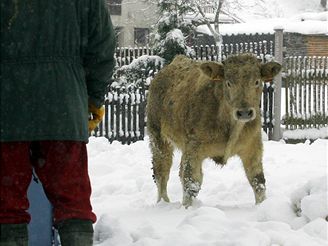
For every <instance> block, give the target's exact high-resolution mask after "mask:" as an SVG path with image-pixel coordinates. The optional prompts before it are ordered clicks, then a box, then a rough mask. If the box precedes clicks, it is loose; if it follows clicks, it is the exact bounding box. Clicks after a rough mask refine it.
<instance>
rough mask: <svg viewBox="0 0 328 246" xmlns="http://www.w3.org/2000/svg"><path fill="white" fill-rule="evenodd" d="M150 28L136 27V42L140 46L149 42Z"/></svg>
mask: <svg viewBox="0 0 328 246" xmlns="http://www.w3.org/2000/svg"><path fill="white" fill-rule="evenodd" d="M148 38H149V29H148V28H134V43H135V44H136V45H139V46H145V45H147V44H148Z"/></svg>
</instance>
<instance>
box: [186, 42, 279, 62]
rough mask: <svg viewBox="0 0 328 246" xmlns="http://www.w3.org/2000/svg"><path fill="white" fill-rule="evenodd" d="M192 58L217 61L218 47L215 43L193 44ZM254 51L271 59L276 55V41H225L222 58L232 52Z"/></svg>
mask: <svg viewBox="0 0 328 246" xmlns="http://www.w3.org/2000/svg"><path fill="white" fill-rule="evenodd" d="M192 50H193V52H192V56H191V57H192V58H193V59H196V60H210V61H217V60H218V59H217V57H218V49H217V47H216V46H215V45H205V46H202V45H200V46H192ZM241 53H253V54H255V55H257V57H258V58H259V59H261V60H262V61H266V60H268V59H271V58H272V57H273V55H274V43H273V41H271V40H269V41H266V40H262V41H258V42H240V43H225V44H223V45H222V60H224V59H226V58H227V56H229V55H231V54H241Z"/></svg>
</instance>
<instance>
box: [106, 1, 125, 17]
mask: <svg viewBox="0 0 328 246" xmlns="http://www.w3.org/2000/svg"><path fill="white" fill-rule="evenodd" d="M108 6H109V12H110V14H111V15H122V0H108Z"/></svg>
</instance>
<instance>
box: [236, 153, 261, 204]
mask: <svg viewBox="0 0 328 246" xmlns="http://www.w3.org/2000/svg"><path fill="white" fill-rule="evenodd" d="M255 152H257V153H252V152H251V153H252V154H245V155H241V156H240V157H241V159H242V161H243V165H244V169H245V173H246V176H247V179H248V181H249V183H250V185H251V186H252V188H253V192H254V195H255V202H256V204H258V203H261V202H263V201H264V199H265V190H266V187H265V178H264V173H263V167H262V154H261V150H258V151H255Z"/></svg>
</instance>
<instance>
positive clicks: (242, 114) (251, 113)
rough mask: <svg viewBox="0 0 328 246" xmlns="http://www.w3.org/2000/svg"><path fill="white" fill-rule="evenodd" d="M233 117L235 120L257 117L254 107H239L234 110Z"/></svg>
mask: <svg viewBox="0 0 328 246" xmlns="http://www.w3.org/2000/svg"><path fill="white" fill-rule="evenodd" d="M233 117H234V118H235V120H239V121H242V122H248V121H251V120H254V119H255V117H256V112H255V109H254V108H239V109H236V110H235V111H234V113H233Z"/></svg>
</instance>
